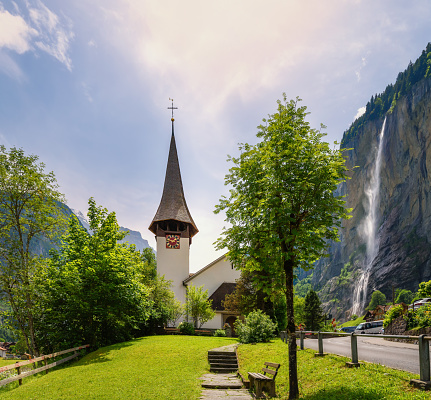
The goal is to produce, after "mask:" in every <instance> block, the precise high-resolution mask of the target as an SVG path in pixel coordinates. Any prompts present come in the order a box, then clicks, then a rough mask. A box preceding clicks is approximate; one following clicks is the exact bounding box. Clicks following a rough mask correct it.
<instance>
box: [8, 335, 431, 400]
mask: <svg viewBox="0 0 431 400" xmlns="http://www.w3.org/2000/svg"><path fill="white" fill-rule="evenodd" d="M231 343H236V340H235V339H231V338H213V337H196V336H150V337H144V338H141V339H136V340H133V341H131V342H126V343H121V344H118V345H114V346H109V347H105V348H103V349H99V350H97V351H95V352H93V353H90V354H88V355H87V356H85V357H84V358H82V359H81V360H79V361H77V362H74V363H71V364H70V365H69V366H66V367H64V368H60V369H57V370H54V371H51V372H49V373H48V375H43V374H40V375H39V376H37V377H30V378H26V379H24V383H23V385H22V386H21V387H18V385H17V384H16V383H12V384H10V385H8V386H6V387H5V388H2V389H0V400H29V399H34V400H36V399H37V400H42V399H43V400H60V399H67V400H75V399H76V400H80V399H82V400H84V399H85V400H91V399H106V400H108V399H109V400H116V399H121V400H123V399H127V400H135V399H148V400H176V399H178V400H197V399H199V397H200V392H201V387H200V381H199V380H198V378H199V377H201V376H202V375H203V374H205V373H207V372H208V368H209V365H208V362H207V351H208V350H210V349H212V348H215V347H220V346H225V345H228V344H231ZM314 353H315V352H314V351H312V350H303V351H298V374H299V387H300V393H301V399H306V400H382V399H386V400H395V399H427V400H429V399H430V393H429V392H421V391H419V390H417V389H414V388H412V387H410V385H409V381H410V379H411V378H418V377H417V376H416V375H414V374H409V373H406V372H402V371H396V370H392V369H389V368H386V367H382V366H379V365H373V364H364V365H363V366H361V367H360V368H358V369H350V368H346V367H345V362H346V361H347V360H348V359H346V358H343V357H338V356H331V355H328V356H326V357H323V358H322V357H318V358H314V357H313V354H314ZM238 357H239V361H240V371H241V372H242V373H243V374H244V375H245V376H247V372H248V371H259V370H261V368H262V366H263V362H264V361H272V362H277V363H280V364H281V365H282V366H281V368H280V370H279V374H278V376H277V379H276V387H277V394H278V396H279V397H278V398H280V399H281V398H282V399H285V398H287V394H288V357H287V345H285V344H284V343H283V342H282V341H281V340H274V341H273V342H271V343H265V344H256V345H241V346H240V347H239V348H238Z"/></svg>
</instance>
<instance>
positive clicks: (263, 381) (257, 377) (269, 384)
mask: <svg viewBox="0 0 431 400" xmlns="http://www.w3.org/2000/svg"><path fill="white" fill-rule="evenodd" d="M264 365H265V367H263V368H262V372H263V374H261V373H260V372H249V373H248V379H249V380H250V388H252V387H254V390H255V393H256V398H257V399H258V398H261V397H262V391H263V390H264V389H265V390H266V391H267V392H268V394H269V396H270V397H275V377H276V376H277V372H278V369H279V368H280V364H275V363H271V362H265V364H264ZM266 367H270V368H274V369H269V368H266ZM266 374H269V375H272V376H267V375H266Z"/></svg>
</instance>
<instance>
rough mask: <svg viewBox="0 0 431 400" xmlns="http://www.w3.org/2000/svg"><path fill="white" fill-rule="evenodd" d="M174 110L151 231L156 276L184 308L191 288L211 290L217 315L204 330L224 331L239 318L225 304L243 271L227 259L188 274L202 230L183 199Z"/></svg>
mask: <svg viewBox="0 0 431 400" xmlns="http://www.w3.org/2000/svg"><path fill="white" fill-rule="evenodd" d="M174 108H176V107H173V105H172V107H169V109H171V110H172V118H171V121H172V135H171V143H170V148H169V156H168V164H167V167H166V176H165V183H164V187H163V194H162V199H161V200H160V205H159V207H158V209H157V212H156V214H155V216H154V218H153V220H152V222H151V225H150V226H149V228H148V229H149V230H150V231H151V232H152V233H153V234H154V235H155V237H156V251H157V273H158V274H159V275H160V276H162V275H164V276H165V279H167V280H170V281H172V290H173V292H174V294H175V297H176V298H177V299H178V300H180V301H181V303H183V304H184V303H185V302H186V296H187V287H188V286H190V285H192V284H193V286H195V287H199V286H204V289H205V290H208V294H209V299H210V300H212V307H213V310H214V311H215V313H216V315H215V317H214V318H213V319H212V320H210V321H208V322H206V323H205V324H204V325H203V326H202V328H205V329H221V328H222V327H223V325H224V324H225V323H228V324H229V325H231V326H232V324H233V322H234V321H235V319H236V318H237V317H238V314H237V313H235V312H232V311H226V310H225V309H224V307H223V305H222V301H223V300H224V298H225V295H226V294H230V293H232V292H233V290H234V288H235V281H236V279H238V278H239V277H240V271H238V270H236V269H235V268H233V266H232V264H231V263H230V261H229V260H228V258H227V257H226V256H225V255H223V256H221V257H219V258H218V259H216V260H215V261H213V262H212V263H210V264H208V265H207V266H205V267H203V268H202V269H200V270H199V271H197V272H195V273H194V274H191V273H190V271H189V254H190V246H191V244H192V238H193V237H194V236H195V235H196V234H198V232H199V230H198V228H197V226H196V224H195V222H194V221H193V218H192V216H191V214H190V211H189V209H188V207H187V203H186V199H185V196H184V190H183V184H182V181H181V172H180V164H179V161H178V154H177V147H176V144H175V135H174V117H173V110H174Z"/></svg>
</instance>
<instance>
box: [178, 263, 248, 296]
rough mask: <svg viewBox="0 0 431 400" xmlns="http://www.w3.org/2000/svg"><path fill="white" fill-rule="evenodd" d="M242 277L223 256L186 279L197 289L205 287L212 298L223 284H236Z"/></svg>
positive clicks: (188, 283)
mask: <svg viewBox="0 0 431 400" xmlns="http://www.w3.org/2000/svg"><path fill="white" fill-rule="evenodd" d="M240 275H241V272H240V271H238V270H236V269H235V268H232V264H231V262H230V261H229V260H228V258H227V257H226V256H222V257H220V258H218V259H217V260H215V261H214V262H212V263H211V264H208V265H207V266H206V267H204V268H202V269H201V270H200V271H198V272H196V273H195V274H194V275H192V276H191V277H190V278H189V279H186V281H185V283H186V284H187V285H190V284H193V285H194V286H195V287H199V286H202V285H204V289H205V290H208V297H210V296H211V295H212V294H213V293H214V292H215V291H216V290H217V289H218V287H219V286H220V285H221V284H222V283H223V282H232V283H235V281H236V280H237V279H239V277H240Z"/></svg>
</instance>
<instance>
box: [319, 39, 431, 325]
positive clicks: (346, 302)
mask: <svg viewBox="0 0 431 400" xmlns="http://www.w3.org/2000/svg"><path fill="white" fill-rule="evenodd" d="M428 60H429V61H428ZM427 61H428V64H427ZM430 65H431V46H430V45H428V46H427V51H426V52H424V53H422V55H421V57H420V58H419V59H418V60H417V61H416V63H415V64H411V65H409V67H408V68H407V70H406V71H405V72H404V73H402V74H400V75H399V79H400V80H399V81H397V83H396V84H395V85H389V86H388V88H387V89H386V91H385V92H384V93H382V94H381V95H379V96H376V98H374V97H373V98H372V101H371V102H370V103H369V104H367V112H366V114H365V115H364V116H362V117H361V118H360V119H359V120H357V121H356V122H355V123H354V124H353V125H352V127H351V128H350V129H349V130H348V131H346V133H345V135H344V138H343V143H342V147H343V148H345V149H351V150H349V151H348V152H347V165H348V167H349V168H350V169H352V172H351V178H352V179H350V180H348V181H347V182H346V183H345V184H343V185H341V186H340V187H339V191H340V192H341V193H343V194H346V195H347V198H346V200H347V207H351V208H353V212H352V218H351V219H350V220H347V221H344V223H343V227H344V229H343V230H342V232H341V242H340V243H332V244H331V252H330V257H329V258H328V259H323V260H320V261H319V262H318V263H316V265H315V271H314V273H313V277H312V280H311V281H312V285H313V286H314V287H315V288H316V289H317V290H320V297H321V298H322V300H323V301H324V302H325V308H326V310H328V311H331V312H332V313H333V314H334V315H337V316H338V317H342V316H346V314H345V312H348V311H349V310H350V311H352V308H354V306H356V308H355V310H357V311H358V310H359V311H363V306H364V305H366V304H368V302H369V299H370V296H371V293H372V291H373V290H376V289H378V290H380V291H382V292H383V293H385V295H386V297H387V299H388V300H391V299H392V288H400V289H409V290H412V291H415V290H417V286H418V283H419V282H421V281H424V280H429V279H431V244H430V243H431V182H430V176H429V174H430V173H431V77H430V75H431V74H430V71H429V67H430ZM420 74H423V75H422V78H420ZM408 77H409V78H408ZM398 89H399V90H398ZM385 117H386V126H385V130H384V136H383V139H382V156H381V157H382V159H381V169H380V171H379V174H378V176H379V178H380V184H379V185H378V187H379V191H378V198H377V203H376V209H375V216H374V221H375V230H376V234H375V236H373V238H371V240H370V239H369V236H368V235H367V234H366V229H365V227H364V221H365V220H366V218H367V215H368V216H369V215H370V210H369V209H370V206H369V198H368V197H367V193H366V190H367V188H368V187H369V186H370V182H371V180H372V179H375V177H374V175H375V163H376V156H377V150H378V147H379V144H380V140H379V138H380V133H381V129H382V126H383V122H384V118H385ZM354 167H356V168H354ZM370 243H371V244H370ZM372 244H375V245H376V253H377V254H376V256H375V258H373V259H372V260H367V252H369V251H370V247H371V246H372ZM368 264H369V265H368ZM365 272H366V274H367V276H366V278H367V280H368V284H366V285H365V287H364V288H363V293H362V295H361V293H359V294H360V295H359V296H358V292H357V293H356V295H357V300H358V301H359V302H360V303H361V304H360V305H359V306H358V304H355V296H354V295H355V288H356V289H357V288H358V287H359V286H360V283H361V282H363V280H364V274H365ZM361 300H362V301H361Z"/></svg>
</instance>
